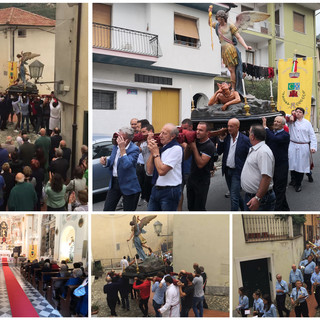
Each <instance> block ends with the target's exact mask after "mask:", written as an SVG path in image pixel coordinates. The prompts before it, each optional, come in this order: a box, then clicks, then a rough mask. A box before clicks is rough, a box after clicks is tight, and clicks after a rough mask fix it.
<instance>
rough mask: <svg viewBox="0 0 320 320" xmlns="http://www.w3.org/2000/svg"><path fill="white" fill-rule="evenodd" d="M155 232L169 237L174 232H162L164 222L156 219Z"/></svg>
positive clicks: (159, 235)
mask: <svg viewBox="0 0 320 320" xmlns="http://www.w3.org/2000/svg"><path fill="white" fill-rule="evenodd" d="M153 227H154V232H155V233H156V234H157V236H158V237H169V236H172V234H161V232H162V223H161V222H160V221H156V222H155V223H154V224H153Z"/></svg>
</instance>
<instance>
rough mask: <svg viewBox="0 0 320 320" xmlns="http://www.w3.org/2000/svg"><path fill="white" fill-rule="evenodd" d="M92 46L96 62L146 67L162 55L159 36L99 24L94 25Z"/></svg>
mask: <svg viewBox="0 0 320 320" xmlns="http://www.w3.org/2000/svg"><path fill="white" fill-rule="evenodd" d="M92 46H93V54H94V58H96V59H94V61H96V62H105V63H116V64H125V65H129V66H145V64H147V65H150V64H153V63H155V62H156V61H157V59H158V58H159V57H160V56H161V55H162V54H161V49H160V45H159V39H158V36H157V35H154V34H150V33H146V32H140V31H136V30H130V29H124V28H119V27H114V26H108V25H103V24H99V23H93V36H92ZM95 55H96V56H95ZM99 55H100V60H101V59H102V60H103V61H97V59H98V60H99ZM101 55H102V56H104V57H102V56H101ZM141 63H142V65H141Z"/></svg>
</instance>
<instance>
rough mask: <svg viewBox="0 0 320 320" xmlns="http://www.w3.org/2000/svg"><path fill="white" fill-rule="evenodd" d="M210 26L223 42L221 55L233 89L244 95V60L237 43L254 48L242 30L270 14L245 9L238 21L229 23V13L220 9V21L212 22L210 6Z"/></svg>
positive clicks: (217, 18) (218, 13)
mask: <svg viewBox="0 0 320 320" xmlns="http://www.w3.org/2000/svg"><path fill="white" fill-rule="evenodd" d="M208 11H209V26H210V27H211V28H214V29H215V31H216V34H217V36H218V37H219V41H220V43H221V56H222V60H223V63H224V64H225V66H226V67H227V68H228V70H229V71H230V80H231V85H232V90H236V91H238V92H239V93H241V94H242V95H243V88H242V81H241V79H242V61H241V54H240V51H239V49H238V48H237V47H236V46H237V43H238V42H240V44H241V45H242V46H243V47H244V48H245V49H246V50H252V47H250V46H248V45H247V44H246V43H245V41H244V40H243V38H242V37H241V35H240V32H241V30H246V29H247V28H248V27H250V26H251V27H252V26H253V23H254V22H259V21H264V20H266V19H268V18H269V16H270V15H269V14H267V13H264V12H256V11H244V12H241V13H240V14H238V15H237V18H236V23H235V24H233V23H228V13H227V12H226V11H224V10H219V11H218V12H217V13H216V20H217V21H218V22H214V23H212V6H210V7H209V9H208Z"/></svg>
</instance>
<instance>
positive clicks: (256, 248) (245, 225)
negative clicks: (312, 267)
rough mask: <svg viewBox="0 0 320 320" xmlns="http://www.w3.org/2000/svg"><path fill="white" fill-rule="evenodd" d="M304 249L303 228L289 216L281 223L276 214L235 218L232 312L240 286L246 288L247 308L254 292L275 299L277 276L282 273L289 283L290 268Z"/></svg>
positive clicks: (238, 216)
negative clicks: (258, 291) (248, 300)
mask: <svg viewBox="0 0 320 320" xmlns="http://www.w3.org/2000/svg"><path fill="white" fill-rule="evenodd" d="M303 250H304V239H303V231H302V225H294V224H293V222H292V217H290V216H288V218H287V219H284V220H282V219H280V218H277V217H276V216H275V215H234V216H233V258H232V263H233V289H232V290H233V292H232V296H233V306H232V308H233V310H235V307H236V305H237V301H238V288H239V287H245V289H246V291H247V296H248V297H249V299H250V307H251V306H252V294H253V292H254V291H256V290H257V289H260V290H261V291H262V293H263V294H264V293H268V294H270V295H271V297H272V300H274V299H275V295H276V292H275V284H276V275H277V274H278V273H279V274H281V275H282V277H283V280H285V281H286V282H288V280H289V273H290V270H291V266H292V264H296V265H298V264H299V262H300V259H301V255H302V253H303ZM234 312H235V311H234Z"/></svg>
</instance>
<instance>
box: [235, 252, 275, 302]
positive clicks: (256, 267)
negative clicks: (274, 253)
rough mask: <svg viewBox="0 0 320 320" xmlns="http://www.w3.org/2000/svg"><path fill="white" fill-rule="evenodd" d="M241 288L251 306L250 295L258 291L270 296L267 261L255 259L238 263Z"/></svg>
mask: <svg viewBox="0 0 320 320" xmlns="http://www.w3.org/2000/svg"><path fill="white" fill-rule="evenodd" d="M240 268H241V276H242V283H243V287H244V288H245V290H246V295H247V296H248V298H249V301H250V302H249V305H250V306H252V303H253V298H252V294H253V293H254V292H255V291H256V290H257V289H260V290H261V292H262V294H265V293H268V294H270V285H269V270H268V259H267V258H265V259H256V260H248V261H243V262H240Z"/></svg>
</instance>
